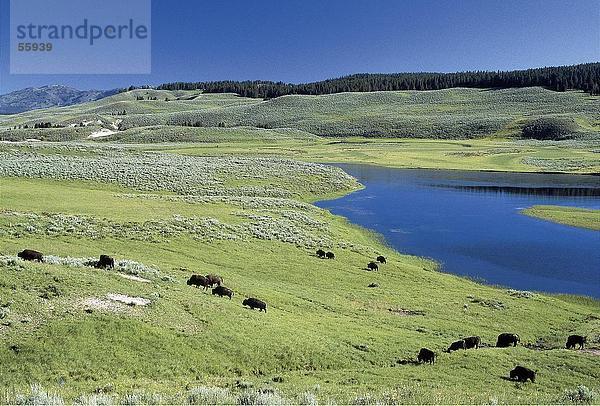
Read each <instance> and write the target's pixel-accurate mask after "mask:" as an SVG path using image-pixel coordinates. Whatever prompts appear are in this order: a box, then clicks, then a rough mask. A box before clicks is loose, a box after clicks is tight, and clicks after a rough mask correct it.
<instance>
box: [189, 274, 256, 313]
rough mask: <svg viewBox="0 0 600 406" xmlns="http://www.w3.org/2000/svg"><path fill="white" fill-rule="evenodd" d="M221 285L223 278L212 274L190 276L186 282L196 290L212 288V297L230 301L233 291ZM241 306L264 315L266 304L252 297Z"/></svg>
mask: <svg viewBox="0 0 600 406" xmlns="http://www.w3.org/2000/svg"><path fill="white" fill-rule="evenodd" d="M222 283H223V278H221V277H220V276H219V275H214V274H210V275H206V276H202V275H195V274H194V275H192V276H190V278H189V279H188V281H187V284H188V286H195V287H197V288H199V287H202V288H203V289H204V290H207V289H208V288H212V294H213V295H218V296H219V297H223V296H227V297H228V298H229V300H231V298H233V291H232V290H231V289H229V288H226V287H225V286H223V285H222ZM213 286H214V288H213ZM242 306H248V307H249V308H250V309H251V310H254V309H258V311H259V312H260V311H261V310H262V311H264V312H265V313H266V312H267V304H266V303H265V302H263V301H262V300H259V299H256V298H254V297H249V298H246V299H244V301H243V302H242Z"/></svg>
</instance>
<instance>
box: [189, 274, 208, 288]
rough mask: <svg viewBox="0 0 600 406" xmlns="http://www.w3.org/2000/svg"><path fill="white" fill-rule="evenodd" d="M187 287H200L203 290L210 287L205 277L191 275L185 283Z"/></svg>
mask: <svg viewBox="0 0 600 406" xmlns="http://www.w3.org/2000/svg"><path fill="white" fill-rule="evenodd" d="M187 284H188V286H192V285H193V286H195V287H197V288H199V287H200V286H202V287H203V288H204V289H205V290H206V289H208V287H209V286H210V284H209V282H208V279H206V277H205V276H202V275H192V276H190V279H188V281H187Z"/></svg>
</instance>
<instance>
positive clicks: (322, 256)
mask: <svg viewBox="0 0 600 406" xmlns="http://www.w3.org/2000/svg"><path fill="white" fill-rule="evenodd" d="M325 254H326V253H325V251H323V250H317V256H318V257H319V258H325Z"/></svg>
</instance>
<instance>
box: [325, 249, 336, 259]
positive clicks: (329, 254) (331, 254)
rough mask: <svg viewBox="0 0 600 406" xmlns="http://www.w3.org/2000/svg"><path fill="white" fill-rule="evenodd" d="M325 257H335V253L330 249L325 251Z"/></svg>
mask: <svg viewBox="0 0 600 406" xmlns="http://www.w3.org/2000/svg"><path fill="white" fill-rule="evenodd" d="M325 257H326V258H327V259H335V254H334V253H333V252H331V251H329V252H326V253H325Z"/></svg>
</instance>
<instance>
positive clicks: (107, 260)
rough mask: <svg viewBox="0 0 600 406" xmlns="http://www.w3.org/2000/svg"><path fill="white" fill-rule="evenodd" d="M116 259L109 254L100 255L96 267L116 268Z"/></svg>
mask: <svg viewBox="0 0 600 406" xmlns="http://www.w3.org/2000/svg"><path fill="white" fill-rule="evenodd" d="M114 267H115V260H114V258H112V257H109V256H108V255H100V260H99V261H98V262H96V268H114Z"/></svg>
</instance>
